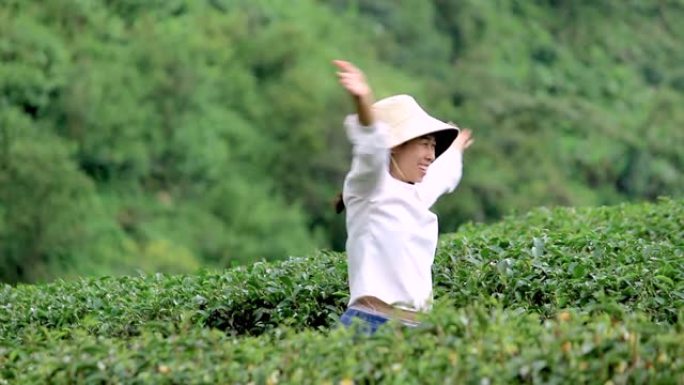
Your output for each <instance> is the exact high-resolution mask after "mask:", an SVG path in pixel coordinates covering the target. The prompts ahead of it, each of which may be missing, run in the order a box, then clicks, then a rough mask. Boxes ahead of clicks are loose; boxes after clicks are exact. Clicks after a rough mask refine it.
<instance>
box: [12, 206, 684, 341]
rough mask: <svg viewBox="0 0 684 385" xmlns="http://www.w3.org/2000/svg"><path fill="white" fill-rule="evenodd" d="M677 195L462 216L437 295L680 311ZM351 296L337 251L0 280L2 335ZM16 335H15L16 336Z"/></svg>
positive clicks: (113, 332) (522, 307)
mask: <svg viewBox="0 0 684 385" xmlns="http://www.w3.org/2000/svg"><path fill="white" fill-rule="evenodd" d="M682 207H684V206H683V205H682V201H681V200H663V201H661V202H660V203H659V204H657V205H652V204H643V205H634V206H625V205H622V206H615V207H609V208H598V209H585V210H569V209H555V210H553V211H548V210H538V211H535V212H532V213H530V214H528V215H526V216H522V217H520V218H509V219H507V220H506V221H503V222H501V223H500V224H498V225H495V226H491V227H485V226H482V225H476V226H475V225H470V226H466V227H464V228H463V229H462V231H459V233H457V234H456V235H453V236H450V237H448V238H446V239H443V241H442V243H441V245H440V250H439V252H438V255H437V260H436V265H435V269H434V280H435V286H436V288H435V292H436V296H437V298H445V299H448V300H449V301H450V302H452V303H453V304H455V305H456V306H459V307H465V306H468V305H470V304H473V303H478V304H481V305H498V306H503V307H504V308H506V309H511V310H515V311H519V312H533V313H537V314H539V315H541V316H542V317H544V318H549V317H553V316H554V315H555V314H557V313H558V312H559V311H561V310H562V309H568V308H575V309H577V310H582V311H585V312H588V313H608V314H613V315H614V316H617V317H621V316H623V315H624V314H625V313H629V312H631V311H635V310H636V311H639V312H642V313H644V314H646V315H648V316H649V317H650V318H651V319H652V320H654V321H659V322H664V323H671V324H674V323H677V322H680V317H681V314H680V312H681V309H682V307H683V306H684V266H683V265H682V264H683V263H684V262H683V261H684V258H683V257H684V255H682V251H683V250H684V244H683V243H682V242H683V241H682V240H683V239H684V237H683V236H682V234H683V233H684V222H682V221H683V218H684V215H682V214H683V213H682ZM346 298H347V285H346V260H345V258H344V257H343V256H342V255H340V254H337V253H327V254H318V255H313V256H310V257H306V258H292V259H289V260H287V261H282V262H277V263H266V262H260V263H255V264H253V265H251V266H249V267H237V268H234V269H231V270H229V271H226V272H224V273H216V272H207V271H205V272H202V273H201V274H199V275H196V276H183V275H178V276H165V275H162V274H158V275H155V276H150V277H148V276H140V277H122V278H111V277H102V278H93V279H83V280H77V281H73V282H61V283H55V284H49V285H44V286H41V287H36V286H26V285H24V286H18V287H17V288H11V287H9V286H5V288H4V289H3V290H2V291H1V292H0V303H3V304H11V306H10V307H5V308H0V321H2V322H0V340H3V341H6V342H10V341H14V340H15V339H16V338H17V336H18V335H20V334H21V331H22V330H24V329H34V328H36V327H48V328H56V329H58V330H63V332H64V333H66V334H67V335H68V334H70V333H71V332H70V331H69V329H70V328H71V327H74V326H76V325H79V324H81V322H82V320H84V319H90V320H91V322H89V323H88V330H89V331H90V332H91V333H93V334H95V335H102V336H106V337H111V336H129V335H137V334H138V333H139V327H140V326H141V325H145V328H153V329H154V328H157V327H159V328H161V330H162V331H163V330H166V329H167V328H169V327H175V326H172V325H178V323H179V322H180V321H181V317H185V318H186V319H188V320H191V322H192V323H193V324H196V325H208V326H212V327H216V328H220V329H223V330H226V331H228V332H230V333H234V334H240V335H241V334H245V333H247V334H260V333H263V332H264V331H266V330H269V329H271V328H273V327H275V326H277V325H281V324H283V323H294V325H296V326H297V327H298V328H303V327H321V326H324V327H327V326H330V325H332V324H333V323H334V322H335V320H336V318H337V316H338V315H339V314H340V312H341V311H342V310H343V308H344V305H345V303H346ZM17 342H18V341H17Z"/></svg>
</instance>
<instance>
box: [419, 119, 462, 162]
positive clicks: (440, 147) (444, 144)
mask: <svg viewBox="0 0 684 385" xmlns="http://www.w3.org/2000/svg"><path fill="white" fill-rule="evenodd" d="M458 133H459V130H458V128H457V127H449V126H447V128H446V129H444V130H441V131H435V132H432V133H430V134H426V135H434V136H435V142H436V144H435V159H437V157H439V156H440V155H442V153H444V151H446V150H447V149H449V147H450V146H451V144H452V143H453V142H454V140H456V137H457V136H458Z"/></svg>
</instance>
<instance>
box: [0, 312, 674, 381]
mask: <svg viewBox="0 0 684 385" xmlns="http://www.w3.org/2000/svg"><path fill="white" fill-rule="evenodd" d="M679 326H680V327H678V328H668V327H667V326H665V325H657V324H652V323H650V322H648V321H647V320H646V319H645V318H644V317H641V316H638V315H637V316H629V317H626V318H625V319H624V320H615V319H611V318H610V317H607V316H594V317H589V316H586V315H581V314H577V313H574V312H568V313H563V316H562V317H559V319H558V320H549V321H546V322H540V320H539V318H538V317H536V316H534V315H524V314H520V313H517V312H513V311H501V310H493V311H491V310H486V309H483V308H482V307H478V306H474V307H468V308H466V309H461V310H455V309H450V308H444V309H440V310H439V311H437V312H435V313H434V314H433V315H432V316H431V317H429V319H428V320H426V322H425V323H424V324H423V325H421V327H420V328H418V329H416V330H411V329H407V328H401V327H398V326H397V325H394V326H393V327H383V328H381V329H380V331H379V332H378V333H377V334H376V335H375V336H374V337H373V338H366V337H363V336H354V335H353V332H351V331H350V330H346V329H337V330H332V331H328V332H319V331H306V332H300V333H295V332H294V331H293V330H291V329H289V328H278V329H276V330H274V332H273V333H271V334H270V335H268V336H261V337H258V338H235V337H230V336H227V335H225V334H223V333H221V332H218V331H216V330H209V329H203V328H195V327H192V326H191V325H190V324H188V323H183V324H181V325H180V326H179V328H178V329H177V330H175V331H174V333H173V334H172V335H164V334H161V333H156V332H152V331H144V332H143V333H141V334H140V335H139V336H136V337H134V338H131V339H118V338H107V337H96V336H93V335H89V334H88V333H86V332H84V331H82V330H80V331H78V332H77V333H75V334H74V335H72V336H70V337H66V338H65V337H64V336H63V335H62V334H61V333H57V332H54V331H51V330H49V329H37V330H31V331H26V333H25V334H24V340H25V341H26V344H25V345H24V346H23V347H22V349H21V350H19V349H16V350H14V349H6V348H5V349H4V350H0V362H2V363H3V364H4V365H3V367H4V368H3V369H0V381H3V379H4V381H5V383H7V382H8V381H9V382H17V383H22V384H38V383H43V382H45V381H50V382H51V383H54V384H67V383H68V384H90V383H94V382H102V383H108V382H115V383H121V384H137V383H169V384H171V383H183V384H206V383H222V384H225V383H259V384H321V383H342V384H345V383H368V384H380V383H402V384H423V383H426V382H428V383H444V384H461V383H467V384H482V383H487V384H529V383H573V384H595V383H615V384H625V383H630V384H676V383H678V382H677V381H681V378H682V374H683V373H684V361H682V356H684V346H683V345H682V344H681V340H682V338H684V333H683V331H682V329H681V326H682V325H679ZM0 349H2V348H0Z"/></svg>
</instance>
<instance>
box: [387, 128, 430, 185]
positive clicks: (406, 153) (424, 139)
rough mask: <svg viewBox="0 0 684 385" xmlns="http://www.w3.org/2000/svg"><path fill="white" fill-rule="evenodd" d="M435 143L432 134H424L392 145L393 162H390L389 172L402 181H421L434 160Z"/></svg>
mask: <svg viewBox="0 0 684 385" xmlns="http://www.w3.org/2000/svg"><path fill="white" fill-rule="evenodd" d="M436 144H437V142H436V140H435V137H434V135H425V136H421V137H419V138H416V139H412V140H409V141H408V142H406V143H403V144H400V145H399V146H397V147H394V148H393V149H392V156H393V157H394V161H395V162H394V163H390V174H391V175H392V176H393V177H395V178H396V179H399V180H402V181H404V182H408V183H419V182H421V181H422V180H423V177H424V176H425V173H427V169H428V167H429V166H430V164H432V162H433V161H434V160H435V145H436ZM395 163H396V164H395ZM397 167H398V168H399V171H398V170H396V168H397Z"/></svg>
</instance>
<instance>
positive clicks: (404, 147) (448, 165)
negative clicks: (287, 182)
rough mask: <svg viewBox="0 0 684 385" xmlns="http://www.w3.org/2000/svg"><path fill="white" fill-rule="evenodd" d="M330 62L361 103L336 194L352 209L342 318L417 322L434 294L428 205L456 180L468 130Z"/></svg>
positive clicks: (352, 119)
mask: <svg viewBox="0 0 684 385" xmlns="http://www.w3.org/2000/svg"><path fill="white" fill-rule="evenodd" d="M333 63H334V64H335V65H336V66H337V67H338V69H339V71H338V73H337V75H338V78H339V82H340V84H341V85H342V87H344V89H345V90H346V91H347V92H348V93H349V94H350V95H351V96H352V99H353V100H354V103H355V106H356V110H357V114H356V115H350V116H348V117H347V118H346V120H345V127H346V129H347V135H348V137H349V140H350V141H351V143H352V145H353V160H352V165H351V169H350V171H349V173H348V174H347V176H346V178H345V181H344V188H343V192H342V197H341V200H340V201H339V202H338V212H339V211H341V210H342V209H345V208H346V211H347V214H346V223H347V245H346V248H347V255H348V258H349V261H348V263H349V265H348V273H349V288H350V294H351V296H350V300H349V304H348V308H347V310H346V311H345V313H344V314H343V315H342V317H341V322H342V323H343V324H344V325H347V326H348V325H350V324H351V322H352V320H353V319H354V318H359V319H360V320H362V321H363V322H365V324H366V326H367V330H368V331H369V332H370V333H373V332H375V330H376V329H377V328H378V326H380V325H381V324H383V323H385V322H387V321H388V320H389V319H397V320H399V321H400V322H402V323H404V324H406V325H411V326H415V325H417V322H416V316H417V315H418V314H419V313H420V312H424V311H427V310H429V308H430V305H431V302H432V263H433V260H434V256H435V250H436V247H437V236H438V227H437V216H436V215H435V214H434V213H432V212H431V211H430V207H431V206H432V205H433V204H434V203H435V201H436V200H437V198H439V197H440V196H441V195H442V194H445V193H449V192H451V191H453V190H454V189H455V188H456V186H457V185H458V183H459V181H460V179H461V169H462V161H461V160H462V153H463V151H464V150H465V149H466V148H468V147H469V146H470V145H471V144H472V142H473V141H472V139H471V133H470V131H469V130H459V129H458V127H456V126H454V125H452V124H447V123H444V122H442V121H440V120H438V119H435V118H433V117H431V116H430V115H428V114H427V113H426V112H425V111H424V110H423V109H422V108H421V107H420V106H419V105H418V103H416V101H415V100H414V99H413V98H412V97H410V96H408V95H396V96H392V97H389V98H386V99H382V100H380V101H378V102H376V103H373V100H372V98H373V96H372V91H371V88H370V86H369V85H368V83H367V82H366V79H365V77H364V75H363V73H362V72H361V71H360V70H359V69H358V68H356V67H355V66H354V65H353V64H351V63H349V62H346V61H342V60H335V61H334V62H333ZM459 131H460V134H459Z"/></svg>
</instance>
